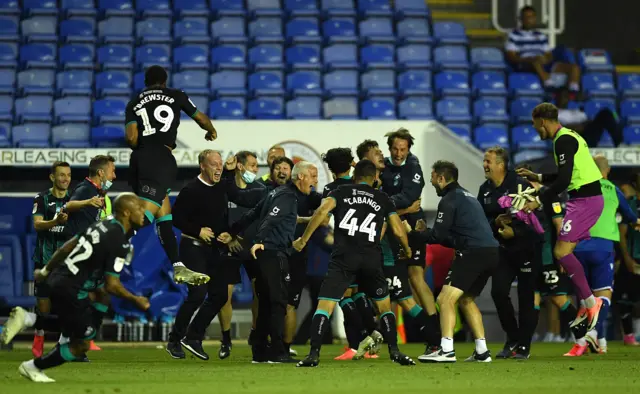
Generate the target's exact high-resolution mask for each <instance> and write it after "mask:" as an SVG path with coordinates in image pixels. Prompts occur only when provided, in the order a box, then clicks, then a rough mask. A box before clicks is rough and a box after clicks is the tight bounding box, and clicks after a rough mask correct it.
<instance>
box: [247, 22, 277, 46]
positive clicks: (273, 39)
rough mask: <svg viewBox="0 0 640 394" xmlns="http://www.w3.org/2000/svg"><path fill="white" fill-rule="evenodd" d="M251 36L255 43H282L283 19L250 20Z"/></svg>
mask: <svg viewBox="0 0 640 394" xmlns="http://www.w3.org/2000/svg"><path fill="white" fill-rule="evenodd" d="M249 37H250V38H251V41H252V42H253V43H254V44H255V45H259V44H282V42H283V41H284V36H283V34H282V21H281V20H280V19H279V18H260V19H256V20H255V21H252V22H249Z"/></svg>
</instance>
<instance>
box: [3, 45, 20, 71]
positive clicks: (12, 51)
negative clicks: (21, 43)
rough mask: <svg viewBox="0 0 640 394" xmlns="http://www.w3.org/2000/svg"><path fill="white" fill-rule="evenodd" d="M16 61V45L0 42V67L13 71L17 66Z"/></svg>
mask: <svg viewBox="0 0 640 394" xmlns="http://www.w3.org/2000/svg"><path fill="white" fill-rule="evenodd" d="M17 59H18V48H17V45H15V44H6V43H1V42H0V67H1V68H12V69H15V68H16V67H17V65H18V62H17Z"/></svg>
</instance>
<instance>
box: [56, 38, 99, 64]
mask: <svg viewBox="0 0 640 394" xmlns="http://www.w3.org/2000/svg"><path fill="white" fill-rule="evenodd" d="M94 54H95V53H94V49H93V45H91V44H68V45H65V46H63V47H61V48H60V66H62V68H63V69H65V70H74V69H75V70H93V69H94V67H95V63H94V62H93V58H94Z"/></svg>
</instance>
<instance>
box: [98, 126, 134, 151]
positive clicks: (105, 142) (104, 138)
mask: <svg viewBox="0 0 640 394" xmlns="http://www.w3.org/2000/svg"><path fill="white" fill-rule="evenodd" d="M91 143H92V144H93V145H94V146H96V147H98V148H102V147H104V148H106V147H125V146H126V143H125V139H124V127H123V126H120V127H117V126H98V127H94V128H92V129H91Z"/></svg>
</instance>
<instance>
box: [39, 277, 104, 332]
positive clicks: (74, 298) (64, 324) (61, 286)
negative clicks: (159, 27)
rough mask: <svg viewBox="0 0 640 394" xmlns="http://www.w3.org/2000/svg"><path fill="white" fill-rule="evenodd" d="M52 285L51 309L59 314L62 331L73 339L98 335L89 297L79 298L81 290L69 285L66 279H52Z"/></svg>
mask: <svg viewBox="0 0 640 394" xmlns="http://www.w3.org/2000/svg"><path fill="white" fill-rule="evenodd" d="M50 286H51V294H50V297H49V298H50V299H51V309H52V310H55V311H56V314H57V315H58V321H59V322H60V330H61V332H63V333H64V334H65V335H67V336H68V337H69V338H71V339H72V340H73V339H77V340H89V339H93V338H94V337H95V336H96V330H95V328H94V327H93V319H92V308H91V300H90V299H89V297H87V296H84V297H83V298H81V299H78V295H79V294H80V291H79V290H77V289H75V287H73V286H69V284H68V283H66V281H64V280H61V281H58V282H55V281H52V282H51V283H50ZM85 294H86V293H85Z"/></svg>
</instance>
